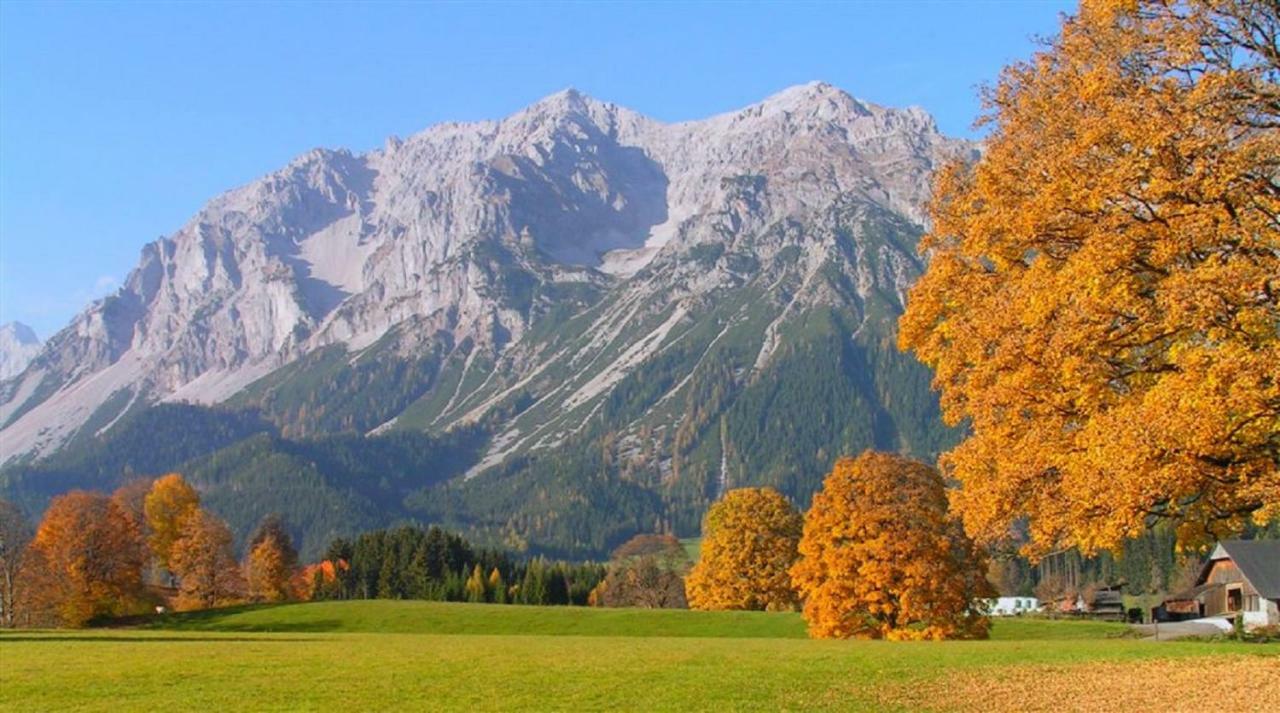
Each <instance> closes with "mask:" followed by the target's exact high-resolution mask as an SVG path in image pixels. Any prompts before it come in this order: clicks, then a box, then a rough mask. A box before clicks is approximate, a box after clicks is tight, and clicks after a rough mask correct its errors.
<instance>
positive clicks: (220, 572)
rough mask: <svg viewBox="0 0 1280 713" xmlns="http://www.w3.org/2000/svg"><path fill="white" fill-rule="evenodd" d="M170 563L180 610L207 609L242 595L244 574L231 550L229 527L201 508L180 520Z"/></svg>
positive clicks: (229, 602)
mask: <svg viewBox="0 0 1280 713" xmlns="http://www.w3.org/2000/svg"><path fill="white" fill-rule="evenodd" d="M169 564H170V566H171V568H172V571H173V573H174V575H176V576H177V577H178V580H179V585H178V600H177V605H178V608H179V609H209V608H211V607H216V606H221V605H226V604H232V603H234V602H236V601H239V600H240V598H241V597H243V596H244V590H245V585H244V577H243V576H242V575H241V574H240V567H239V565H238V563H237V562H236V558H235V553H234V552H233V551H232V537H231V530H230V528H228V527H227V524H226V523H225V522H223V521H222V520H219V519H218V518H217V517H215V516H214V515H212V514H210V513H209V512H207V511H205V510H203V509H201V508H196V509H195V510H194V511H193V512H190V513H188V514H187V515H186V516H185V517H184V518H183V519H182V524H181V527H180V528H179V531H178V539H177V540H175V541H174V543H173V545H172V547H171V549H170V557H169Z"/></svg>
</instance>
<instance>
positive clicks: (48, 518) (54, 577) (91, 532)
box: [20, 490, 146, 627]
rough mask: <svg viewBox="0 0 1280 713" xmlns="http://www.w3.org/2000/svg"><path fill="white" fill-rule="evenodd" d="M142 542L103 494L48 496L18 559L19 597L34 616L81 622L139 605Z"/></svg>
mask: <svg viewBox="0 0 1280 713" xmlns="http://www.w3.org/2000/svg"><path fill="white" fill-rule="evenodd" d="M145 560H146V545H145V544H144V543H143V541H142V537H141V535H139V534H138V530H137V526H136V525H135V524H134V522H133V519H132V518H131V517H130V516H129V515H128V514H127V513H126V512H125V511H124V509H123V508H121V507H120V506H119V505H118V504H116V503H115V502H113V501H112V500H111V499H110V498H108V497H106V496H105V495H101V494H98V493H89V492H85V491H80V490H77V491H73V492H70V493H67V494H66V495H61V496H59V497H56V498H54V499H53V502H51V503H50V504H49V509H48V510H47V511H46V512H45V515H44V519H43V520H42V521H41V522H40V527H39V528H38V529H37V530H36V534H35V537H34V538H33V539H32V540H31V543H30V544H29V545H28V547H27V552H26V554H25V556H24V559H23V565H22V572H21V577H20V580H21V581H20V584H21V587H22V591H23V596H22V598H23V600H24V603H25V605H26V607H27V608H29V609H30V612H29V613H30V614H31V615H32V617H33V619H34V620H35V621H36V622H54V623H58V624H61V625H63V626H72V627H75V626H83V625H84V624H85V623H86V622H88V621H89V620H90V619H92V618H94V617H97V616H119V615H124V614H132V613H137V612H139V611H141V610H143V609H144V608H145V605H146V595H145V591H144V589H143V586H142V568H143V565H144V562H145Z"/></svg>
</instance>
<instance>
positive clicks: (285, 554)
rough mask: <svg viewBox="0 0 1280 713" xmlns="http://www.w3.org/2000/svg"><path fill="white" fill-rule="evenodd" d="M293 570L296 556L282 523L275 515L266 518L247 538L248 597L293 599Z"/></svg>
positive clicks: (270, 600) (256, 598) (246, 572)
mask: <svg viewBox="0 0 1280 713" xmlns="http://www.w3.org/2000/svg"><path fill="white" fill-rule="evenodd" d="M297 570H298V553H297V551H296V550H295V549H294V548H293V540H292V538H290V537H289V532H288V529H287V528H286V527H285V524H284V520H283V519H282V518H281V517H280V516H279V515H278V514H271V515H268V516H267V517H266V518H264V519H263V521H262V523H260V524H259V525H258V528H257V530H256V531H255V532H254V534H253V536H252V537H251V538H250V539H249V553H248V555H247V557H246V558H245V579H246V583H247V585H248V595H249V598H250V599H252V600H253V601H257V602H279V601H284V600H286V599H291V598H293V597H294V596H295V590H296V589H297V588H296V587H295V586H294V578H295V575H296V573H297Z"/></svg>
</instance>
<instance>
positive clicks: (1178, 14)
mask: <svg viewBox="0 0 1280 713" xmlns="http://www.w3.org/2000/svg"><path fill="white" fill-rule="evenodd" d="M1278 34H1280V11H1278V10H1277V5H1276V3H1274V2H1265V1H1260V0H1220V1H1214V2H1208V1H1202V0H1186V1H1179V2H1173V1H1170V2H1164V1H1156V0H1142V1H1139V0H1085V1H1084V2H1083V3H1082V5H1081V9H1080V13H1079V15H1078V16H1076V17H1074V18H1069V19H1067V20H1065V21H1064V24H1063V26H1062V32H1061V35H1060V36H1059V37H1058V38H1057V39H1054V40H1052V41H1050V42H1049V43H1048V45H1047V47H1046V48H1045V49H1044V51H1042V52H1041V53H1039V54H1037V55H1035V56H1034V57H1033V58H1032V59H1031V60H1030V61H1027V62H1023V63H1018V64H1015V65H1013V66H1010V67H1008V68H1007V69H1006V70H1005V71H1004V73H1003V75H1002V77H1001V79H1000V81H999V84H998V86H996V87H995V88H994V89H993V90H992V91H990V92H989V93H988V98H987V103H988V107H989V111H990V114H989V116H988V118H987V121H988V122H989V125H990V126H991V128H992V131H991V135H990V138H989V140H988V141H987V144H986V150H985V152H984V154H983V156H982V158H981V160H979V161H978V162H977V163H976V164H973V165H961V164H956V165H951V166H950V167H948V168H946V169H945V170H943V171H941V172H940V173H939V175H938V177H937V178H936V183H935V188H934V198H933V202H932V206H931V216H932V223H933V226H932V231H931V233H930V234H929V235H927V236H926V237H925V239H924V240H923V243H922V249H923V250H925V251H927V252H928V253H930V254H931V259H930V263H929V267H928V270H927V271H926V273H925V275H924V276H923V277H922V278H921V280H920V281H919V282H918V283H917V284H916V285H915V287H914V288H913V289H912V290H911V293H910V297H909V300H908V306H907V311H906V314H905V315H904V316H903V318H902V320H901V323H900V328H901V329H900V346H902V347H903V348H906V349H911V350H914V352H915V353H916V355H917V356H918V357H919V358H920V359H921V360H923V361H924V362H925V363H926V364H928V365H929V366H931V367H933V369H934V370H935V386H936V387H937V388H938V389H939V390H940V391H941V395H942V408H943V413H944V416H945V417H946V419H947V421H948V422H950V423H952V424H957V423H962V422H967V423H968V424H970V428H969V430H970V436H969V437H968V438H967V439H966V440H965V441H963V442H962V443H961V444H960V445H959V446H958V447H957V448H955V449H954V450H953V451H951V452H950V453H948V454H946V455H945V456H944V458H943V459H942V466H943V468H944V470H945V472H946V473H947V475H948V476H949V477H953V478H955V479H956V480H958V481H959V482H960V484H961V486H962V487H961V489H960V490H959V491H958V492H957V494H956V496H955V498H954V505H955V506H956V508H957V509H958V510H959V512H960V513H961V514H962V515H963V518H964V522H965V525H966V528H967V529H968V531H969V532H970V534H972V535H973V536H975V537H977V538H979V539H980V540H981V541H986V542H992V541H997V540H999V539H1001V538H1003V537H1005V536H1006V535H1007V533H1008V532H1009V530H1010V526H1011V525H1012V524H1013V523H1017V522H1020V521H1026V522H1027V523H1028V526H1029V533H1030V534H1029V538H1030V542H1029V544H1028V545H1027V546H1026V548H1025V551H1026V552H1027V553H1028V554H1031V555H1033V556H1037V555H1040V554H1044V553H1046V552H1048V551H1051V550H1052V549H1055V548H1061V547H1070V546H1076V547H1079V548H1081V549H1082V550H1084V551H1085V552H1092V551H1095V550H1098V549H1101V548H1111V549H1114V548H1116V547H1117V546H1118V545H1119V544H1120V543H1121V542H1122V541H1123V540H1124V539H1126V538H1128V537H1132V536H1134V535H1136V534H1138V533H1140V532H1141V531H1142V530H1143V529H1144V528H1146V527H1148V526H1149V525H1150V524H1152V523H1153V522H1155V521H1157V520H1161V519H1163V520H1167V521H1170V522H1173V523H1175V524H1176V525H1177V526H1178V537H1179V541H1180V543H1181V544H1183V545H1192V546H1195V545H1200V544H1203V543H1205V542H1208V541H1211V540H1212V539H1214V538H1218V537H1222V536H1226V535H1228V534H1231V533H1234V532H1237V531H1239V530H1240V529H1242V528H1243V527H1244V526H1245V524H1246V522H1247V520H1248V519H1249V518H1253V519H1255V520H1256V521H1258V522H1263V521H1267V520H1269V519H1270V518H1273V517H1275V516H1277V515H1280V180H1278V179H1277V176H1280V53H1278V52H1277V47H1276V38H1277V36H1278Z"/></svg>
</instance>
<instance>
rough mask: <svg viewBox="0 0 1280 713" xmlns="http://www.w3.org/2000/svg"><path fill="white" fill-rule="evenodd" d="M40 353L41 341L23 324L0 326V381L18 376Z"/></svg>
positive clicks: (14, 323)
mask: <svg viewBox="0 0 1280 713" xmlns="http://www.w3.org/2000/svg"><path fill="white" fill-rule="evenodd" d="M39 351H40V339H39V337H37V336H36V333H35V331H34V330H32V329H31V327H28V326H27V325H25V324H23V323H22V322H9V323H8V324H4V325H0V381H3V380H5V379H8V378H11V377H14V376H17V375H18V374H21V373H22V370H23V369H25V368H27V364H30V363H31V360H32V359H33V358H35V355H36V354H37V353H38V352H39Z"/></svg>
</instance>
